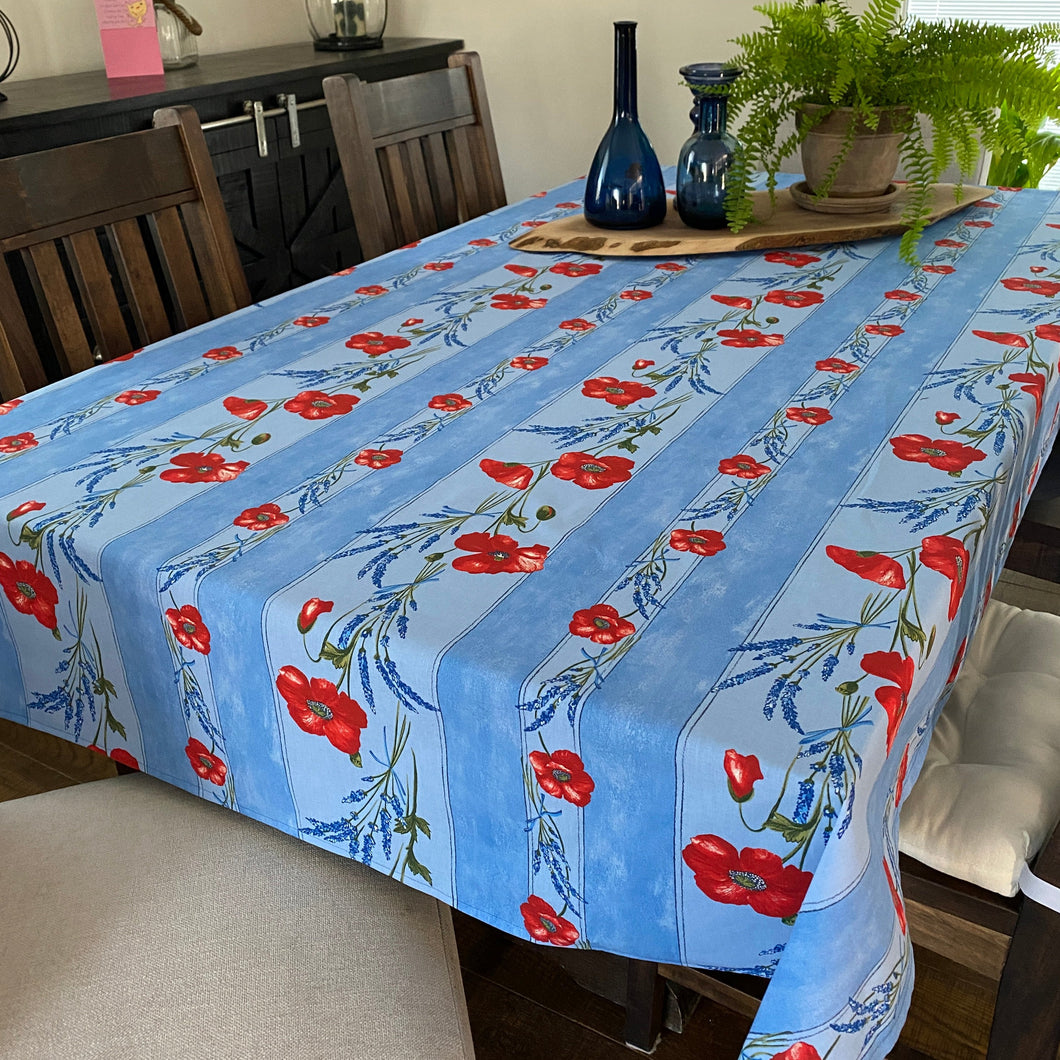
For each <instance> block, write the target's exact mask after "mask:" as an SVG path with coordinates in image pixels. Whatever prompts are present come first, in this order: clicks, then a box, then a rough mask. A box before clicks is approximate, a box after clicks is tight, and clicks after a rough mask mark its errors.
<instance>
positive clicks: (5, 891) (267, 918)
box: [0, 776, 472, 1060]
mask: <svg viewBox="0 0 1060 1060" xmlns="http://www.w3.org/2000/svg"><path fill="white" fill-rule="evenodd" d="M0 852H2V853H0V909H2V910H3V916H2V917H0V1056H3V1057H12V1058H15V1057H17V1058H19V1060H97V1058H98V1060H104V1058H108V1060H115V1058H128V1060H133V1058H135V1060H183V1058H192V1057H209V1058H212V1060H229V1058H232V1060H236V1058H239V1060H249V1058H253V1060H262V1058H277V1060H279V1058H283V1060H294V1058H297V1060H324V1058H325V1057H326V1058H328V1060H331V1058H333V1057H342V1058H344V1060H382V1058H395V1060H413V1058H419V1057H432V1058H435V1057H438V1058H445V1060H469V1058H471V1056H472V1048H471V1040H470V1032H469V1029H468V1022H467V1010H466V1008H465V1005H464V995H463V987H462V985H461V980H460V967H459V962H458V960H457V956H456V943H455V939H454V937H453V926H452V919H451V916H450V913H449V909H448V908H447V907H446V906H444V905H442V904H441V903H439V902H437V901H436V900H435V899H433V898H431V897H430V896H428V895H425V894H422V893H420V892H418V891H414V890H412V889H410V888H408V887H406V886H403V885H402V884H399V883H396V882H395V881H393V880H390V879H388V878H387V877H386V876H384V875H382V874H381V873H378V872H376V871H375V870H372V869H368V868H365V867H364V866H363V865H359V864H355V863H354V862H351V861H349V860H347V859H345V858H341V857H338V856H337V855H334V854H330V853H327V852H325V851H323V850H319V849H317V848H315V847H312V846H309V845H308V844H306V843H303V842H301V841H300V840H297V839H293V838H292V837H290V836H288V835H285V834H283V833H282V832H278V831H276V830H274V829H272V828H268V827H266V826H265V825H262V824H258V823H257V822H255V821H251V820H248V819H247V818H244V817H239V816H238V815H236V814H233V813H231V812H229V811H228V810H225V809H222V808H221V807H219V806H217V805H213V804H210V803H207V802H205V801H203V800H201V799H197V798H194V797H193V796H190V795H187V794H186V793H184V792H181V791H178V790H177V789H175V788H172V787H169V786H167V785H165V784H161V783H159V782H158V781H155V780H151V779H150V778H148V777H142V776H128V777H119V778H117V779H116V780H104V781H99V782H97V783H94V784H84V785H80V786H78V787H73V788H67V789H64V790H61V791H54V792H49V793H47V794H45V795H34V796H31V797H29V798H24V799H16V800H14V801H11V802H5V803H0Z"/></svg>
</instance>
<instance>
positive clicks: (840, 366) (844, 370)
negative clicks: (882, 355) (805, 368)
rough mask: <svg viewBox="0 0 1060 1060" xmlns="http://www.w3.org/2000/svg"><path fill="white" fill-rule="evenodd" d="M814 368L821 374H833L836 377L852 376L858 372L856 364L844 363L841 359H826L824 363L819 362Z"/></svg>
mask: <svg viewBox="0 0 1060 1060" xmlns="http://www.w3.org/2000/svg"><path fill="white" fill-rule="evenodd" d="M814 368H816V369H817V371H819V372H833V373H834V374H835V375H850V374H851V373H852V372H856V371H857V370H858V366H857V365H856V364H851V363H850V362H849V361H844V360H843V359H842V358H841V357H826V358H825V359H824V360H822V361H817V363H816V364H814Z"/></svg>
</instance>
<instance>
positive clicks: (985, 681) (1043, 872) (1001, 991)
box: [626, 579, 1060, 1060]
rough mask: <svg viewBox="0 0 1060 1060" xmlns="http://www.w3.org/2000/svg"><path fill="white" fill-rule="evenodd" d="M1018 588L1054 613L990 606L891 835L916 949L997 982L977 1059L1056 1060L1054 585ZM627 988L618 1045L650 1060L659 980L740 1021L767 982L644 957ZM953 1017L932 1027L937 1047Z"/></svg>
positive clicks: (1057, 679)
mask: <svg viewBox="0 0 1060 1060" xmlns="http://www.w3.org/2000/svg"><path fill="white" fill-rule="evenodd" d="M1027 582H1029V583H1032V584H1031V586H1030V588H1029V589H1028V590H1027V593H1033V594H1035V595H1036V597H1037V600H1036V602H1038V601H1041V602H1042V604H1043V605H1044V606H1049V607H1050V608H1051V609H1052V611H1054V612H1056V613H1044V612H1038V611H1032V610H1027V609H1023V608H1019V607H1014V606H1011V605H1009V604H1005V603H1002V602H1000V601H998V600H995V601H993V602H991V604H990V605H989V607H988V608H987V611H986V614H985V616H984V618H983V621H982V623H981V625H980V627H979V630H978V632H977V634H976V637H975V639H974V640H973V642H972V644H971V646H970V647H969V649H968V652H967V655H966V657H965V660H964V665H963V668H962V670H961V675H960V677H959V678H958V680H957V682H956V683H955V685H954V687H953V689H952V691H951V693H950V697H949V700H948V701H947V704H946V707H945V708H944V710H943V712H942V715H941V717H940V719H939V722H938V724H937V725H936V727H935V731H934V734H933V736H932V741H931V744H930V747H929V750H928V752H927V758H926V759H925V764H924V768H923V770H922V772H921V774H920V777H919V778H918V780H917V783H916V784H915V785H914V787H913V789H912V791H911V792H909V794H908V796H907V798H906V801H905V802H904V803H903V807H902V819H901V828H900V842H899V847H900V850H901V854H900V857H899V864H900V868H901V875H902V894H903V897H904V900H905V907H906V914H907V917H908V924H909V934H910V938H911V939H912V941H913V943H914V944H915V945H917V946H919V947H921V948H922V949H926V950H930V951H931V952H932V953H934V954H938V955H939V956H941V957H942V958H944V959H946V960H948V961H950V962H953V964H956V965H959V966H960V967H961V968H964V969H966V970H968V971H970V972H971V973H973V976H974V980H975V981H976V982H979V981H981V982H983V983H984V984H990V983H993V984H997V986H996V990H997V995H996V1001H995V1003H994V1014H993V1021H992V1024H991V1026H990V1029H989V1045H988V1048H987V1053H986V1055H987V1060H1013V1058H1015V1057H1019V1058H1020V1060H1056V1057H1057V1050H1058V1049H1060V990H1058V989H1057V982H1058V980H1060V912H1057V911H1056V910H1055V909H1053V908H1050V907H1049V905H1048V904H1043V903H1044V901H1047V900H1048V898H1049V891H1050V888H1054V889H1055V888H1060V586H1055V585H1051V584H1050V583H1047V582H1042V581H1041V580H1040V579H1027ZM1025 595H1026V594H1025ZM914 855H915V856H914ZM1028 862H1029V863H1030V864H1031V866H1032V868H1033V873H1032V874H1031V875H1023V876H1022V877H1021V871H1022V870H1023V867H1024V866H1025V865H1026V864H1027V863H1028ZM1027 872H1028V873H1029V872H1030V870H1027ZM1020 888H1022V890H1020ZM1043 896H1044V899H1043ZM1052 900H1053V901H1054V903H1055V901H1058V900H1060V890H1055V891H1054V892H1053V898H1052ZM627 983H628V996H627V1010H626V1011H627V1022H626V1040H627V1042H628V1043H629V1044H631V1045H633V1046H634V1047H636V1048H639V1049H641V1050H644V1051H649V1052H650V1051H651V1049H652V1047H653V1046H654V1043H655V1041H656V1039H657V1037H658V1033H659V1031H660V1029H661V1022H662V1004H663V998H664V990H665V984H666V983H674V984H677V985H678V986H680V987H684V988H686V989H689V990H692V991H694V992H695V993H698V994H700V995H702V996H705V997H709V998H711V999H712V1000H714V1001H716V1002H718V1003H720V1004H722V1005H724V1006H726V1007H727V1008H730V1009H733V1010H734V1011H737V1012H740V1013H742V1014H743V1015H745V1016H748V1017H753V1016H754V1014H755V1012H756V1011H757V1008H758V1003H759V1000H760V999H761V997H762V994H763V993H764V991H765V987H766V985H767V982H766V980H761V979H756V978H755V977H753V976H746V975H731V974H726V973H722V972H713V971H701V970H699V969H694V968H684V967H681V966H678V965H668V964H660V965H654V964H651V963H649V962H646V961H631V962H630V963H629V968H628V978H627ZM986 993H987V996H988V995H989V990H987V991H986ZM961 1020H962V1017H959V1016H958V1017H953V1018H950V1017H949V1016H948V1014H939V1015H937V1017H936V1021H937V1022H940V1023H942V1022H945V1023H947V1024H948V1027H949V1030H948V1031H945V1032H943V1035H944V1036H945V1037H950V1036H952V1033H953V1032H954V1031H955V1029H959V1024H960V1022H961ZM984 1037H985V1032H984ZM946 1055H951V1054H950V1053H947V1054H946ZM952 1055H955V1056H956V1055H958V1054H957V1053H953V1054H952ZM960 1055H965V1053H960ZM968 1055H971V1054H970V1053H969V1054H968Z"/></svg>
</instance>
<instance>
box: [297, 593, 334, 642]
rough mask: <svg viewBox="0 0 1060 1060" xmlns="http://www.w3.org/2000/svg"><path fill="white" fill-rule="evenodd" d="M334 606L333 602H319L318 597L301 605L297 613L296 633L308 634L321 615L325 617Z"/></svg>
mask: <svg viewBox="0 0 1060 1060" xmlns="http://www.w3.org/2000/svg"><path fill="white" fill-rule="evenodd" d="M334 606H335V601H334V600H321V599H320V597H319V596H314V597H311V598H310V599H309V600H306V602H305V603H304V604H302V610H301V611H299V612H298V632H299V633H301V634H303V635H304V634H306V633H308V632H309V631H310V630H311V629H312V628H313V624H314V623H315V622H316V620H317V619H318V618H320V616H321V615H326V614H327V613H328V612H329V611H330V610H331V609H332V608H333V607H334Z"/></svg>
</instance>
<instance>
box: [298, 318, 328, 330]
mask: <svg viewBox="0 0 1060 1060" xmlns="http://www.w3.org/2000/svg"><path fill="white" fill-rule="evenodd" d="M330 319H331V317H295V318H294V320H292V321H291V323H292V324H294V326H295V327H298V328H319V327H320V325H321V324H326V323H327V322H328V321H329V320H330Z"/></svg>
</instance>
